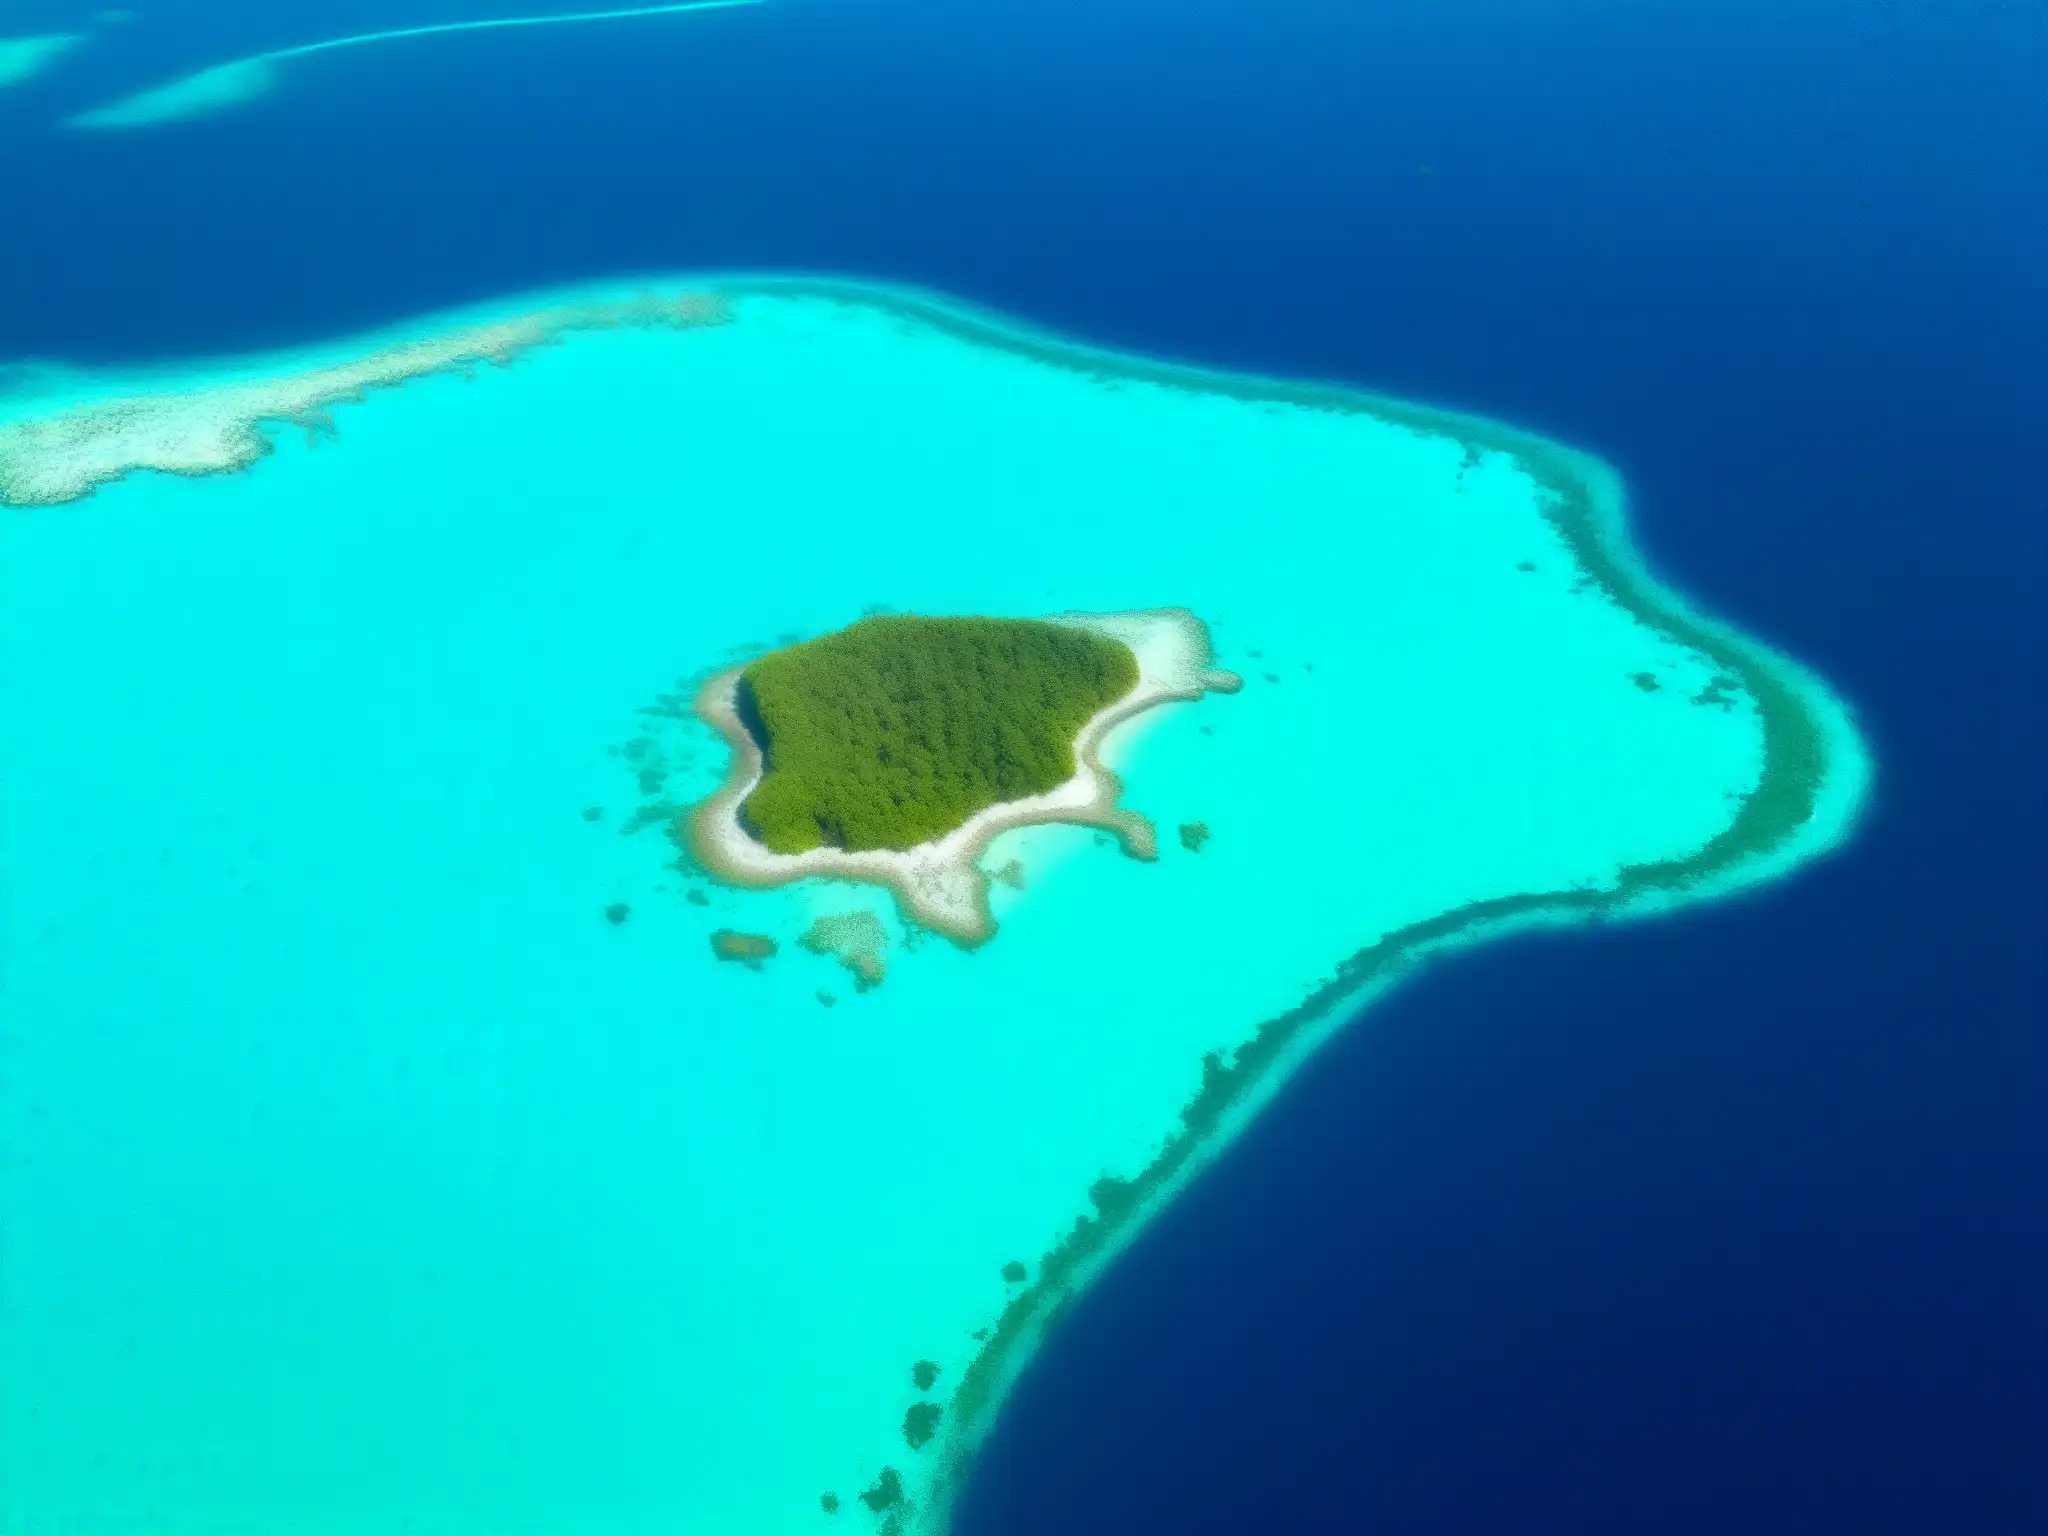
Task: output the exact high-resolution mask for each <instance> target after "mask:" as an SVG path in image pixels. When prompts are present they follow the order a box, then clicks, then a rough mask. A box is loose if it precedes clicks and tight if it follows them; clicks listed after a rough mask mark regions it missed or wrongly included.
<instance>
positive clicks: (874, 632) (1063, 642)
mask: <svg viewBox="0 0 2048 1536" xmlns="http://www.w3.org/2000/svg"><path fill="white" fill-rule="evenodd" d="M1137 685H1138V658H1137V657H1136V656H1135V655H1133V654H1132V652H1131V648H1130V647H1129V646H1127V645H1125V644H1124V643H1123V642H1122V641H1120V640H1116V639H1113V638H1112V637H1110V636H1108V635H1103V634H1097V633H1094V632H1093V631H1090V630H1086V629H1077V628H1075V627H1073V626H1071V625H1066V624H1053V623H1047V622H1046V621H1044V620H1042V619H983V618H925V617H921V616H918V615H914V614H881V615H875V616H873V617H870V618H864V619H861V620H860V621H859V622H857V623H855V624H852V625H850V626H848V627H847V628H845V629H842V630H839V631H838V632H836V633H834V634H829V635H823V636H820V637H819V638H818V639H815V640H806V641H803V642H801V643H799V644H796V645H792V646H788V647H785V648H784V649H782V650H779V651H772V652H770V653H769V654H768V655H766V656H763V657H761V658H760V659H759V660H758V661H755V662H752V663H750V664H749V665H748V666H747V667H746V669H745V670H744V671H742V672H741V673H740V679H739V709H740V717H741V719H742V720H744V721H745V722H746V724H747V727H748V730H749V731H750V732H751V733H752V735H753V736H754V738H755V740H756V741H757V742H758V743H759V744H760V747H761V755H762V759H763V771H762V774H761V779H760V782H759V783H757V784H756V785H755V786H754V788H753V791H752V793H750V794H749V795H748V796H747V798H746V799H745V800H744V801H742V802H741V804H740V820H741V823H742V824H743V825H744V826H745V827H746V829H747V831H748V832H749V833H751V834H752V835H753V836H754V837H755V838H756V839H757V840H758V841H759V842H760V843H761V844H762V846H764V847H766V848H767V849H769V850H770V851H771V852H774V853H782V854H796V853H803V852H806V851H807V850H809V849H812V848H820V847H832V848H843V849H846V850H848V851H861V850H866V849H872V848H893V849H905V848H914V847H916V846H917V845H918V844H919V843H924V842H930V841H931V840H932V839H934V838H937V837H943V836H944V835H945V834H946V833H948V832H951V831H952V830H953V829H954V828H955V827H958V826H960V825H961V824H963V823H964V822H966V821H967V819H968V818H969V817H971V816H973V815H974V814H975V813H976V812H977V811H982V810H986V809H987V808H988V807H990V806H992V805H999V804H1001V803H1002V802H1004V801H1007V800H1022V799H1026V798H1028V797H1030V796H1032V795H1042V794H1044V793H1046V792H1047V791H1048V790H1051V789H1054V788H1057V787H1058V786H1059V785H1060V784H1063V783H1065V782H1066V781H1067V780H1068V779H1070V778H1072V777H1073V776H1074V769H1075V762H1074V740H1075V738H1076V737H1077V736H1078V735H1079V734H1080V732H1081V727H1082V726H1084V725H1086V724H1087V723H1088V721H1089V719H1090V718H1091V717H1092V716H1094V715H1095V714H1097V713H1098V712H1099V711H1101V710H1102V709H1103V708H1104V707H1106V706H1107V705H1109V704H1112V703H1114V702H1115V701H1116V700H1118V699H1120V698H1122V697H1123V696H1124V695H1125V694H1127V693H1129V692H1130V691H1131V690H1132V689H1133V688H1135V687H1136V686H1137Z"/></svg>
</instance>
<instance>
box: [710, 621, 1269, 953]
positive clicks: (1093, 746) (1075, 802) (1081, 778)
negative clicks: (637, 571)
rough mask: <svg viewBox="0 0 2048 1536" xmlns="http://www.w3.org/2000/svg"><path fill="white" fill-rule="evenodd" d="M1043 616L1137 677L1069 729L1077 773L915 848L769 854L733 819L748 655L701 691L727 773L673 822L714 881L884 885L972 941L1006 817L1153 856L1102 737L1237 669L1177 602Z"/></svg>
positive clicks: (753, 779)
mask: <svg viewBox="0 0 2048 1536" xmlns="http://www.w3.org/2000/svg"><path fill="white" fill-rule="evenodd" d="M1048 622H1050V623H1056V624H1070V625H1073V626H1074V627H1076V628H1079V629H1087V630H1092V631H1094V632H1095V633H1096V634H1100V635H1106V636H1108V637H1109V638H1110V639H1112V640H1118V641H1121V642H1122V643H1123V644H1125V645H1127V646H1129V647H1130V649H1131V652H1132V654H1133V655H1135V656H1136V657H1137V659H1138V681H1137V682H1136V684H1134V685H1133V686H1132V688H1131V690H1130V691H1129V692H1128V693H1126V694H1125V695H1124V696H1123V697H1122V698H1120V699H1118V700H1117V701H1116V702H1115V703H1113V704H1110V705H1109V706H1107V707H1106V708H1104V709H1102V710H1099V711H1097V712H1096V713H1095V714H1094V715H1092V716H1091V717H1090V718H1089V720H1088V722H1087V723H1086V724H1085V725H1083V726H1082V727H1081V732H1080V734H1079V735H1078V736H1077V737H1076V738H1075V740H1074V760H1075V765H1076V766H1075V771H1074V776H1073V777H1072V778H1070V779H1068V780H1067V781H1066V782H1065V783H1063V784H1059V785H1057V786H1055V787H1054V788H1052V789H1050V790H1047V791H1046V792H1045V793H1044V794H1042V795H1033V796H1031V797H1030V798H1029V799H1026V800H1007V801H1004V802H1003V803H1002V804H1000V805H992V806H989V807H988V808H987V809H986V810H982V811H978V812H976V813H975V814H974V815H973V816H971V817H969V818H968V819H967V820H966V821H964V822H962V823H961V824H960V825H959V826H958V827H956V828H954V829H953V830H952V831H951V832H949V833H947V834H946V835H945V836H944V837H941V838H936V839H934V840H933V841H931V842H928V843H920V844H918V845H917V846H916V847H915V848H906V849H901V850H897V849H873V850H869V851H865V852H860V853H849V852H847V851H846V850H844V849H840V848H812V849H809V850H807V851H805V852H803V853H799V854H780V853H771V852H769V851H768V850H767V849H766V848H764V847H762V846H761V844H760V843H758V842H756V841H755V840H754V838H753V837H752V836H751V835H749V834H748V832H747V831H746V829H745V828H744V827H743V826H741V825H740V818H739V809H740V806H741V804H742V803H743V802H744V801H745V800H746V798H747V796H748V795H749V794H750V793H752V791H753V788H754V786H755V785H756V784H757V783H759V782H760V779H761V766H762V765H761V750H760V748H759V747H758V746H757V745H756V744H755V742H754V738H753V735H752V734H751V733H750V732H749V731H748V730H747V728H746V726H745V725H743V724H742V723H741V721H740V717H739V710H738V707H737V695H738V687H739V680H740V674H741V673H742V672H744V671H745V670H746V668H745V665H744V664H742V665H740V666H735V667H727V668H726V669H724V670H723V671H721V672H717V673H715V674H713V675H712V676H711V677H710V678H708V679H707V680H706V681H705V683H704V685H703V687H702V688H700V689H699V690H698V693H697V698H696V703H695V708H696V712H697V715H698V717H699V718H700V719H702V720H703V721H705V723H706V724H708V725H710V726H711V728H712V729H713V730H715V731H717V732H718V734H719V735H720V736H722V737H723V738H724V739H725V742H726V744H727V745H728V746H729V747H730V748H731V749H732V767H731V769H730V770H729V771H728V773H727V775H726V779H725V782H724V783H723V784H721V785H720V786H719V787H718V789H717V790H716V791H715V792H713V793H712V794H711V795H710V797H709V798H707V799H705V800H703V801H701V802H700V803H699V804H698V805H696V806H695V807H693V808H692V809H691V810H690V811H688V812H687V813H686V814H685V816H684V817H683V819H682V821H681V823H680V824H679V826H678V832H679V833H680V835H681V837H682V840H683V841H684V843H685V846H686V847H687V848H688V850H689V853H690V854H691V856H692V857H693V858H695V859H696V861H697V862H698V863H699V864H701V865H703V866H704V868H705V869H707V870H709V871H710V872H711V873H712V874H714V875H715V876H717V877H718V878H719V879H721V880H725V881H729V882H731V883H732V884H734V885H744V886H753V887H756V888H761V887H768V886H777V885H787V884H789V883H790V882H792V881H795V880H803V879H808V878H810V877H812V876H823V877H828V878H833V879H840V880H855V881H859V882H862V883H864V884H869V885H880V886H883V887H886V888H887V889H888V890H889V891H890V892H892V893H893V894H894V896H895V898H896V901H897V905H898V906H899V907H900V908H901V910H902V913H903V917H904V919H905V921H907V922H914V923H916V924H918V925H919V926H920V927H924V928H930V929H934V930H936V931H937V932H939V933H943V934H945V935H946V936H947V937H948V938H950V939H952V940H954V941H955V942H956V943H959V944H963V945H970V946H971V945H975V944H980V943H982V942H983V941H985V940H986V939H987V938H988V937H989V936H990V935H991V934H993V933H994V932H995V919H994V917H993V916H992V915H991V913H990V911H989V900H988V884H989V877H988V876H987V875H986V874H984V873H983V872H982V871H981V870H980V869H979V868H978V867H977V865H976V860H978V859H979V858H980V856H981V853H982V850H983V849H984V848H986V847H987V846H988V844H989V841H990V839H992V838H994V837H995V836H996V835H997V834H999V833H1002V832H1007V831H1009V830H1010V829H1011V828H1013V827H1028V826H1036V825H1040V824H1043V823H1048V822H1067V823H1072V824H1075V825H1079V826H1091V827H1101V828H1102V829H1104V830H1105V831H1108V832H1111V833H1114V834H1115V835H1116V838H1117V840H1118V842H1119V843H1121V844H1122V845H1123V850H1124V852H1125V853H1127V854H1129V855H1130V856H1131V857H1132V858H1136V859H1154V858H1157V857H1158V856H1159V849H1158V836H1157V834H1156V832H1155V831H1154V830H1153V827H1152V823H1151V822H1150V821H1149V820H1148V819H1147V818H1145V817H1144V816H1141V815H1139V814H1138V813H1137V812H1136V811H1132V810H1128V809H1125V808H1124V807H1121V806H1119V805H1118V804H1117V803H1116V802H1117V796H1118V795H1119V794H1121V793H1122V790H1123V785H1122V782H1121V781H1120V780H1119V779H1118V778H1117V776H1116V775H1115V774H1114V773H1112V772H1111V771H1110V770H1109V769H1108V768H1106V767H1104V766H1103V764H1102V757H1101V748H1102V743H1103V741H1104V739H1105V738H1107V737H1108V735H1109V733H1110V732H1111V731H1112V730H1114V729H1115V728H1116V727H1117V726H1119V725H1121V724H1122V723H1123V722H1124V721H1126V720H1129V719H1131V718H1132V717H1133V716H1136V715H1139V714H1142V713H1144V712H1145V711H1146V710H1148V709H1152V708H1154V707H1156V706H1158V705H1161V704H1168V703H1172V702H1174V701H1177V700H1178V701H1191V700H1195V699H1199V698H1201V697H1202V695H1203V694H1205V693H1212V692H1214V693H1235V692H1236V691H1237V689H1238V687H1239V679H1238V677H1237V675H1236V674H1235V673H1233V672H1224V671H1220V670H1218V669H1216V668H1213V667H1211V666H1210V665H1209V661H1210V646H1209V629H1208V626H1207V625H1206V624H1204V623H1203V622H1202V621H1201V620H1200V619H1198V618H1196V617H1195V615H1194V614H1192V613H1190V612H1189V611H1188V610H1187V609H1185V608H1156V609H1150V610H1145V611H1140V612H1132V613H1063V614H1054V615H1050V616H1049V617H1048Z"/></svg>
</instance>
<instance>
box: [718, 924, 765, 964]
mask: <svg viewBox="0 0 2048 1536" xmlns="http://www.w3.org/2000/svg"><path fill="white" fill-rule="evenodd" d="M779 947H780V946H779V945H777V944H776V942H775V941H774V940H773V939H771V938H769V937H768V935H767V934H765V933H740V932H739V931H737V930H736V929H732V928H721V929H719V930H718V931H717V932H716V933H714V934H712V935H711V953H713V954H714V955H716V956H718V958H719V959H721V960H733V961H737V962H738V963H739V964H741V965H744V966H746V967H747V968H748V969H749V970H755V971H758V970H759V969H761V962H762V961H763V960H767V959H769V958H771V957H772V956H773V955H774V953H775V951H776V950H777V949H778V948H779Z"/></svg>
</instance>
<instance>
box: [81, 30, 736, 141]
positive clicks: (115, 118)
mask: <svg viewBox="0 0 2048 1536" xmlns="http://www.w3.org/2000/svg"><path fill="white" fill-rule="evenodd" d="M763 3H764V0H671V3H669V4H666V5H642V6H630V7H623V8H619V9H613V10H603V11H573V12H569V13H566V14H565V13H557V14H553V15H546V16H501V17H494V18H486V19H482V20H477V21H443V22H436V23H433V24H432V25H429V26H424V27H393V28H391V29H389V30H388V31H383V32H359V33H356V34H355V35H354V36H352V37H330V38H327V39H325V40H324V41H322V42H317V43H299V44H297V45H296V46H294V47H290V48H273V49H271V50H270V51H269V52H267V53H252V54H248V55H246V56H244V57H242V58H239V59H230V60H228V61H227V62H226V63H224V64H212V65H209V66H207V67H206V68H205V69H201V70H196V71H194V72H193V73H192V74H189V75H180V76H179V77H178V78H177V79H175V80H170V81H166V82H165V83H164V84H162V85H154V86H149V87H147V88H145V89H143V90H140V91H137V92H135V93H134V94H133V95H130V96H125V97H123V98H122V99H121V100H119V101H117V102H114V103H113V104H112V105H110V106H105V107H97V108H94V109H93V110H91V111H89V112H81V113H78V114H77V115H75V116H73V117H71V118H68V119H66V122H65V126H66V127H70V128H92V129H99V128H141V127H148V126H151V125H154V124H158V123H165V122H173V121H176V120H178V119H180V118H187V117H196V116H199V115H201V114H203V113H208V112H220V111H225V110H227V109H228V108H230V107H235V106H239V105H241V104H242V103H243V102H247V101H253V100H255V99H256V98H257V97H259V96H263V95H265V94H267V93H268V92H269V91H270V90H271V89H272V88H273V86H274V85H275V84H276V82H277V70H276V66H277V65H278V64H279V63H281V62H282V61H284V60H286V59H297V58H304V57H305V56H306V55H308V54H314V53H331V52H332V51H334V50H335V49H337V48H356V47H360V46H362V45H363V44H365V43H387V42H395V41H398V40H401V39H404V38H410V37H436V36H445V35H446V34H449V33H452V32H485V31H491V30H494V29H496V28H499V27H558V26H567V25H570V24H572V23H577V22H595V21H631V20H637V19H640V18H642V17H650V16H673V15H677V14H680V13H682V12H686V11H722V10H729V9H731V8H732V7H734V6H741V5H760V4H763Z"/></svg>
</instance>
